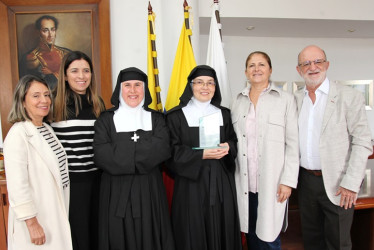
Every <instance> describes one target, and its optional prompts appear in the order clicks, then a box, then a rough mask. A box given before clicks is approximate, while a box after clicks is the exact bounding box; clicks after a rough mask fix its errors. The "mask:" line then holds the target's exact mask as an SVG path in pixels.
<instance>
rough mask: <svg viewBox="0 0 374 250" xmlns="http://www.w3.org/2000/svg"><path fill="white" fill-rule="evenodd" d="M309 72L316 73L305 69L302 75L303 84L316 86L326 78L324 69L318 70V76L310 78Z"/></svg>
mask: <svg viewBox="0 0 374 250" xmlns="http://www.w3.org/2000/svg"><path fill="white" fill-rule="evenodd" d="M309 73H316V72H309V71H307V72H306V73H305V74H303V75H302V77H303V78H304V81H305V84H306V85H308V86H311V87H316V86H318V85H319V84H321V83H322V82H323V81H324V80H325V78H326V71H319V73H320V74H319V77H318V78H312V77H310V76H309Z"/></svg>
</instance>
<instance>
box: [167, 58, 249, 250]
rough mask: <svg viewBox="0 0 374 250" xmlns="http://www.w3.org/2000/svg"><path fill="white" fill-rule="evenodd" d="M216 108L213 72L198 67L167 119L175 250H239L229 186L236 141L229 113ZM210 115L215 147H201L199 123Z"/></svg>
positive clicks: (235, 211)
mask: <svg viewBox="0 0 374 250" xmlns="http://www.w3.org/2000/svg"><path fill="white" fill-rule="evenodd" d="M220 103H221V93H220V89H219V85H218V80H217V76H216V72H215V70H214V69H213V68H211V67H209V66H206V65H200V66H197V67H195V68H194V69H193V70H192V71H191V73H190V75H189V76H188V79H187V85H186V88H185V90H184V92H183V94H182V96H181V98H180V104H179V105H178V106H177V107H175V108H173V109H171V110H170V111H169V112H168V114H167V125H168V127H169V130H170V137H171V146H172V157H171V159H170V160H169V161H168V167H169V169H170V170H171V171H172V172H173V173H174V175H175V186H174V194H173V200H172V216H171V217H172V227H173V231H174V239H175V243H176V249H178V250H192V249H193V250H216V249H221V250H224V249H227V250H236V249H242V246H241V236H240V228H239V217H238V209H237V203H236V191H235V181H234V172H235V157H236V152H237V147H236V144H237V138H236V134H235V132H234V129H233V125H232V122H231V116H230V110H229V109H227V108H224V107H221V106H220ZM210 115H212V117H217V119H216V122H214V123H213V126H212V128H211V129H212V130H215V129H216V130H217V131H218V133H217V139H218V143H217V144H214V145H212V146H213V147H201V146H202V144H204V142H203V140H202V136H203V135H202V134H201V131H200V129H201V128H200V124H201V121H202V119H201V118H204V117H208V116H210ZM208 123H209V122H208ZM209 130H210V129H209Z"/></svg>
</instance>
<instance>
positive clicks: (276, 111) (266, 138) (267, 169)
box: [231, 84, 299, 242]
mask: <svg viewBox="0 0 374 250" xmlns="http://www.w3.org/2000/svg"><path fill="white" fill-rule="evenodd" d="M248 92H249V87H247V88H245V89H244V90H243V91H242V92H241V93H239V94H238V96H237V97H236V99H235V100H234V103H233V105H232V110H231V117H232V122H233V126H234V129H235V132H236V134H237V137H238V155H237V158H236V163H237V165H236V169H235V184H236V192H237V199H238V209H239V219H240V229H241V231H242V232H245V233H247V232H248V213H249V208H248V206H249V205H248V185H249V184H248V159H247V136H246V119H247V115H248V112H249V105H250V102H249V96H248ZM256 112H257V113H256V129H257V133H256V140H257V149H258V151H257V153H258V155H257V160H258V173H257V175H258V177H257V178H258V209H257V213H258V214H257V222H256V234H257V236H258V237H259V238H260V239H261V240H263V241H268V242H271V241H274V240H275V239H276V237H278V235H279V233H280V231H281V229H282V228H283V229H284V230H285V229H286V228H287V202H283V203H279V202H278V201H277V198H278V197H277V196H276V194H277V190H278V187H279V184H284V185H287V186H289V187H292V188H296V186H297V179H298V174H299V144H298V126H297V108H296V101H295V98H294V96H293V95H291V94H289V93H286V92H283V91H281V90H279V89H278V88H276V87H274V86H273V84H272V85H271V86H270V90H269V92H267V93H265V94H264V95H263V96H261V98H260V99H259V100H258V105H257V111H256Z"/></svg>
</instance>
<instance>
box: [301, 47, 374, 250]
mask: <svg viewBox="0 0 374 250" xmlns="http://www.w3.org/2000/svg"><path fill="white" fill-rule="evenodd" d="M328 68H329V62H328V61H327V58H326V54H325V52H324V51H323V50H322V49H321V48H319V47H317V46H314V45H311V46H308V47H306V48H304V49H303V50H302V51H301V52H300V54H299V56H298V65H297V67H296V69H297V71H298V72H299V74H300V76H301V77H303V78H304V80H305V84H306V87H305V88H304V89H302V90H299V91H297V92H296V93H295V95H296V99H297V104H298V112H299V119H298V123H299V147H300V166H301V167H300V174H299V184H298V193H299V208H300V213H301V224H302V234H303V241H304V247H305V249H306V250H309V249H315V250H323V249H336V250H338V249H339V250H345V249H351V248H352V244H351V238H350V229H351V225H352V221H353V212H354V205H355V203H356V199H357V193H358V191H359V189H360V186H361V183H362V180H363V177H364V174H365V168H366V162H367V158H368V156H369V155H370V154H371V153H372V144H371V134H370V130H369V126H368V121H367V118H366V113H365V101H364V97H363V95H362V94H361V93H360V92H358V91H356V90H354V89H352V88H349V87H347V86H342V85H339V84H336V83H334V82H330V81H329V79H328V78H327V77H326V72H327V69H328Z"/></svg>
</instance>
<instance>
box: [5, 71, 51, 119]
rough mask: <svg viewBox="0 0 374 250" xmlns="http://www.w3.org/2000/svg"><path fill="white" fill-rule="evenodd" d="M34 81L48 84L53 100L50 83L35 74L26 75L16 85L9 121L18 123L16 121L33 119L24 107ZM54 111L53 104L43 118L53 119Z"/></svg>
mask: <svg viewBox="0 0 374 250" xmlns="http://www.w3.org/2000/svg"><path fill="white" fill-rule="evenodd" d="M34 82H39V83H41V84H43V85H44V86H46V87H47V88H48V91H49V93H50V97H51V100H52V93H51V89H50V88H49V86H48V84H47V83H46V82H45V81H44V80H43V79H41V78H39V77H37V76H34V75H25V76H24V77H22V78H21V79H20V80H19V81H18V83H17V86H16V89H15V91H14V96H13V103H12V108H11V110H10V112H9V115H8V122H10V123H12V124H13V123H16V122H22V121H26V120H29V121H31V120H32V119H31V118H30V116H29V115H28V114H27V111H26V109H25V108H24V105H23V103H24V101H25V98H26V94H27V92H28V91H29V89H30V87H31V85H32V83H34ZM52 113H53V106H52V104H51V107H50V110H49V113H48V115H47V116H45V117H44V118H43V121H51V120H52Z"/></svg>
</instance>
